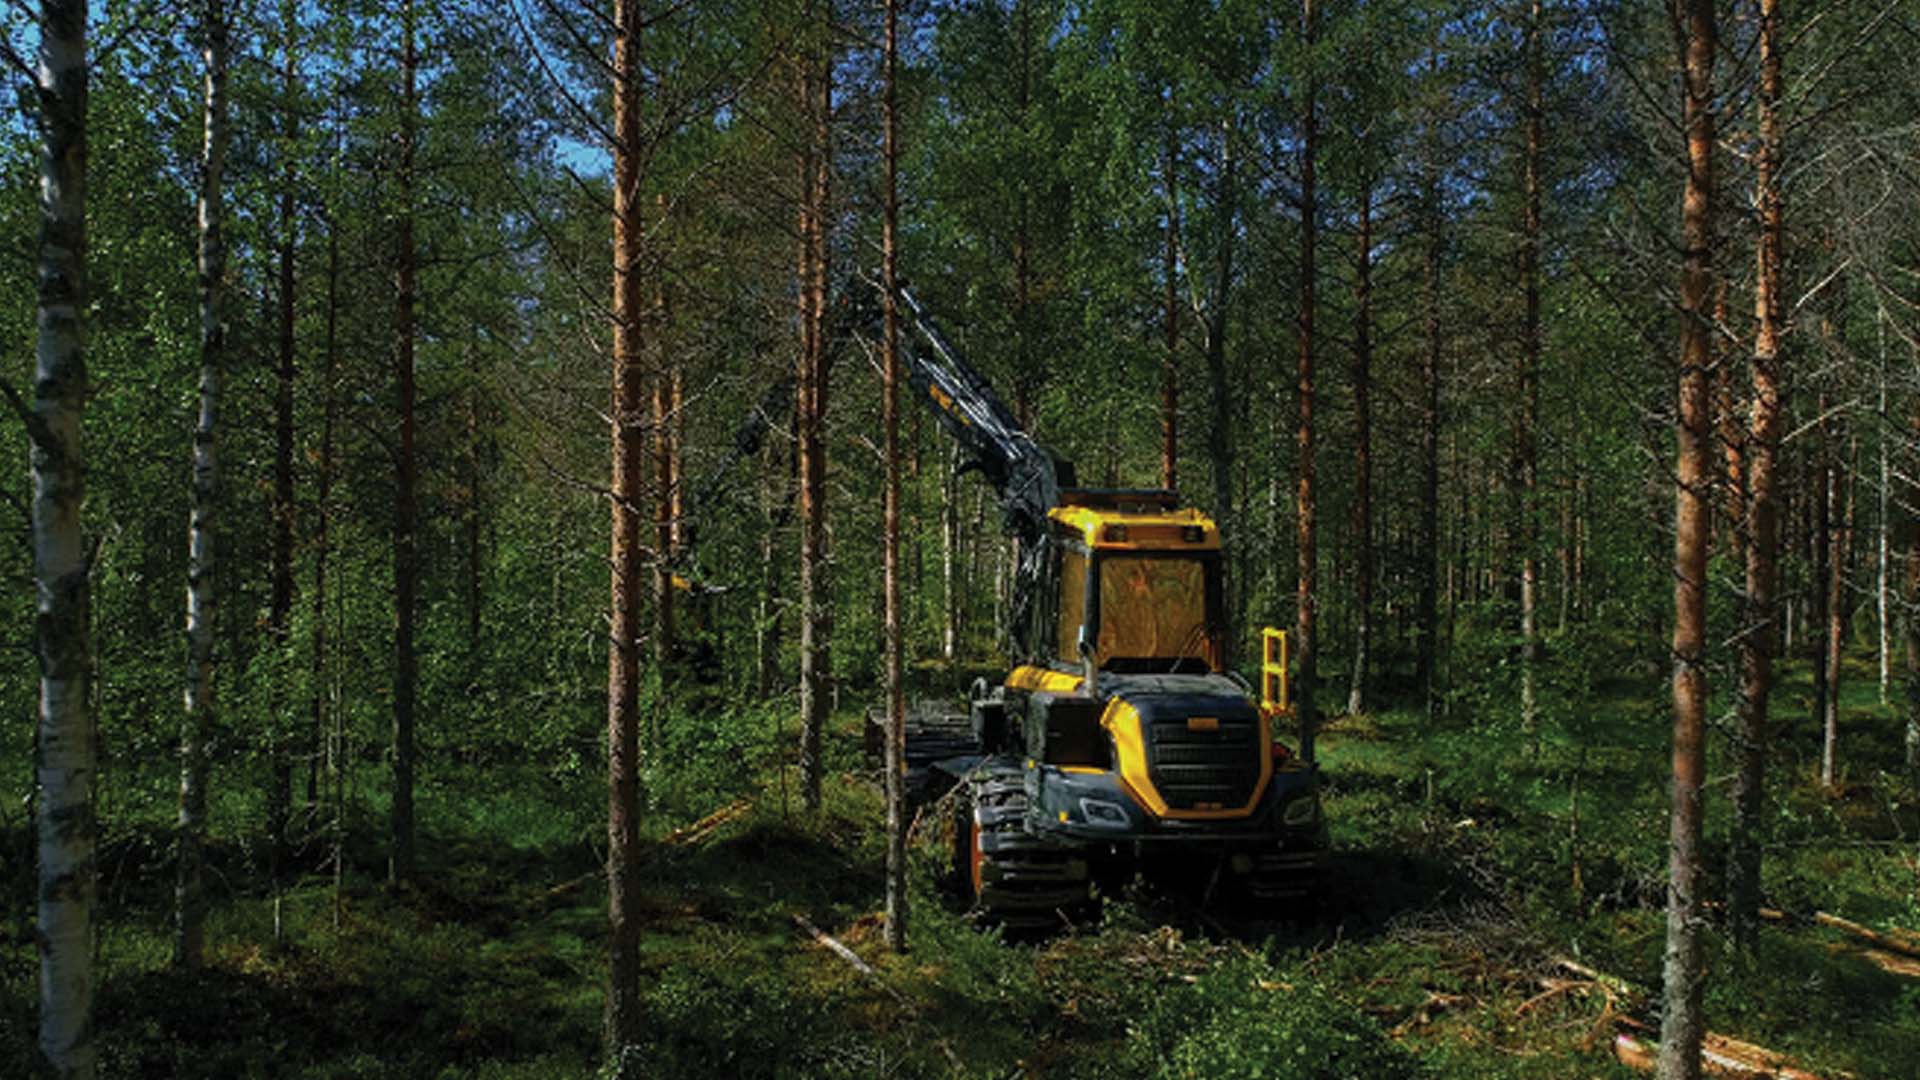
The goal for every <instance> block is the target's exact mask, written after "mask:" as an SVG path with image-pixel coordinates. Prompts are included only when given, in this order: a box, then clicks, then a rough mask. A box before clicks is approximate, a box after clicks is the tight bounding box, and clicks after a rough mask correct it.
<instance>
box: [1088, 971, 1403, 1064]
mask: <svg viewBox="0 0 1920 1080" xmlns="http://www.w3.org/2000/svg"><path fill="white" fill-rule="evenodd" d="M1131 1035H1132V1036H1133V1041H1132V1042H1131V1043H1130V1046H1129V1049H1128V1052H1127V1055H1126V1057H1125V1059H1124V1065H1123V1068H1124V1069H1127V1070H1130V1071H1131V1075H1134V1076H1142V1077H1149V1076H1150V1077H1154V1078H1156V1080H1215V1078H1217V1080H1263V1078H1267V1080H1363V1078H1369V1077H1412V1076H1418V1075H1420V1074H1421V1071H1422V1070H1421V1069H1420V1067H1419V1064H1418V1062H1417V1061H1416V1060H1415V1059H1414V1058H1413V1057H1412V1056H1411V1055H1409V1054H1408V1053H1407V1052H1406V1051H1405V1050H1403V1049H1401V1048H1400V1047H1398V1046H1396V1045H1395V1044H1394V1043H1392V1042H1391V1041H1389V1040H1387V1039H1386V1038H1385V1037H1384V1035H1383V1033H1382V1032H1381V1030H1380V1028H1379V1026H1378V1025H1377V1024H1375V1023H1374V1022H1373V1021H1372V1020H1371V1019H1369V1018H1368V1017H1367V1016H1366V1015H1365V1014H1363V1013H1361V1012H1360V1011H1359V1010H1358V1009H1356V1008H1354V1007H1353V1006H1351V1005H1348V1004H1346V1003H1344V1002H1342V1001H1340V1000H1339V998H1337V997H1335V996H1334V995H1333V994H1332V993H1330V992H1329V991H1328V990H1327V989H1326V988H1324V987H1321V986H1319V985H1318V984H1316V983H1315V982H1313V981H1312V978H1311V976H1309V975H1306V974H1304V973H1300V974H1292V975H1291V976H1290V974H1289V973H1286V972H1280V971H1276V970H1274V969H1273V968H1272V967H1270V966H1269V965H1267V964H1265V963H1263V962H1260V961H1257V960H1250V959H1242V960H1232V961H1228V962H1226V963H1224V964H1221V965H1219V966H1218V967H1215V968H1214V969H1212V970H1211V971H1208V972H1207V973H1206V974H1205V975H1203V976H1201V977H1200V979H1199V980H1198V981H1197V982H1195V983H1194V984H1192V985H1191V986H1182V987H1180V988H1178V989H1175V990H1173V991H1171V992H1169V993H1166V994H1163V995H1161V996H1160V997H1159V998H1158V999H1156V1000H1155V1001H1154V1002H1153V1003H1152V1004H1151V1005H1150V1006H1149V1007H1148V1009H1147V1014H1146V1015H1145V1016H1144V1017H1142V1018H1141V1020H1140V1021H1139V1023H1138V1025H1137V1026H1135V1027H1134V1028H1133V1030H1132V1032H1131Z"/></svg>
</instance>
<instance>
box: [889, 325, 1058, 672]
mask: <svg viewBox="0 0 1920 1080" xmlns="http://www.w3.org/2000/svg"><path fill="white" fill-rule="evenodd" d="M895 295H896V298H897V302H898V305H899V311H900V315H901V317H902V319H901V321H902V322H903V324H904V329H905V330H906V331H907V332H906V334H905V335H904V336H905V340H904V341H903V342H902V346H903V348H902V349H901V362H902V363H903V364H904V365H905V366H906V369H907V382H908V385H909V386H911V387H912V388H913V390H914V392H915V393H917V394H918V395H920V397H921V399H922V400H923V401H925V402H926V403H927V404H928V405H929V406H931V407H932V408H933V411H934V416H935V417H936V418H937V419H938V420H939V421H940V426H941V427H943V428H945V429H946V430H947V433H948V434H949V435H952V436H953V438H954V440H955V441H956V442H958V443H959V444H960V448H961V451H962V453H963V454H964V455H965V457H966V461H965V462H964V463H963V464H962V465H961V469H962V471H965V470H967V469H977V470H978V471H979V472H980V474H981V475H982V476H984V477H985V478H986V480H987V482H988V483H989V484H991V485H993V489H994V493H995V494H996V495H998V496H999V499H1000V508H1001V511H1002V514H1003V515H1004V519H1005V523H1006V528H1007V531H1008V532H1010V533H1012V534H1013V535H1014V536H1015V538H1016V539H1017V540H1018V541H1019V557H1018V562H1017V564H1016V566H1015V571H1014V587H1013V619H1012V620H1011V627H1010V629H1011V632H1012V637H1013V640H1014V644H1015V646H1016V648H1018V649H1019V650H1020V651H1021V652H1023V653H1025V652H1030V651H1031V647H1032V646H1033V645H1036V644H1038V643H1037V642H1033V641H1030V640H1029V639H1030V637H1031V630H1032V628H1031V626H1030V622H1031V619H1030V615H1031V613H1032V610H1033V601H1034V594H1035V592H1036V591H1037V590H1038V587H1039V583H1040V581H1041V580H1042V576H1043V574H1044V572H1045V569H1046V558H1047V549H1048V544H1049V533H1048V525H1047V512H1048V511H1049V510H1052V509H1053V508H1054V507H1056V506H1058V505H1060V489H1061V488H1062V487H1070V486H1072V484H1073V465H1072V463H1070V462H1068V461H1065V460H1063V459H1061V458H1059V457H1056V456H1055V455H1054V454H1053V453H1052V452H1050V451H1048V450H1047V449H1046V448H1045V447H1042V446H1041V445H1040V444H1039V443H1038V442H1035V441H1034V438H1033V436H1032V435H1030V434H1028V433H1027V432H1026V431H1025V430H1024V429H1022V428H1021V427H1020V424H1019V423H1018V422H1017V421H1016V420H1015V419H1014V418H1013V416H1012V414H1010V413H1009V412H1008V411H1007V407H1006V406H1005V405H1004V404H1002V403H1001V401H1000V398H999V397H998V396H997V395H996V394H994V392H993V387H992V386H990V385H989V384H988V383H987V380H986V379H985V378H984V377H982V376H981V374H980V373H979V372H978V371H976V370H974V368H973V366H972V365H970V364H968V363H967V361H966V359H965V357H963V356H961V354H960V351H959V350H958V349H956V348H955V347H954V346H953V344H952V342H950V341H949V340H948V339H947V336H946V335H945V334H943V333H942V332H941V331H940V327H939V325H938V324H937V323H935V322H934V320H933V317H932V316H930V315H929V314H928V313H927V311H926V309H925V308H923V307H921V305H920V301H919V300H918V299H916V298H915V297H914V295H913V293H912V292H910V291H908V290H907V289H905V288H900V289H898V290H897V292H896V294H895Z"/></svg>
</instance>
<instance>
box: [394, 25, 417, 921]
mask: <svg viewBox="0 0 1920 1080" xmlns="http://www.w3.org/2000/svg"><path fill="white" fill-rule="evenodd" d="M400 12H401V13H400V33H401V37H402V39H403V40H402V41H401V43H400V162H399V168H398V171H397V172H396V174H395V177H394V179H395V186H396V192H395V197H396V198H397V199H398V201H399V204H400V205H399V212H398V214H397V215H396V217H395V221H394V223H393V228H394V238H395V272H394V282H395V289H394V293H395V297H394V314H393V382H394V390H395V394H396V396H397V398H398V409H399V414H400V415H399V420H400V444H399V447H398V449H397V451H396V453H397V458H396V461H395V469H394V487H393V812H392V822H391V824H392V834H393V837H392V844H393V850H392V853H391V855H390V858H389V861H388V866H387V878H388V880H389V881H391V882H394V883H396V884H397V883H399V882H402V881H405V880H407V879H409V878H411V877H412V876H413V837H414V820H413V769H414V754H413V710H414V703H415V702H414V698H415V695H416V690H417V685H418V681H419V680H418V671H419V667H418V661H417V659H416V658H415V656H414V651H413V624H414V607H415V601H414V595H415V591H416V589H417V587H418V581H417V577H418V555H417V545H416V542H415V537H414V530H415V527H416V525H417V521H416V517H417V515H416V512H415V509H414V486H415V482H416V476H417V469H418V465H417V463H416V462H415V460H414V429H415V423H416V421H415V417H414V397H415V390H414V373H413V335H414V326H413V323H414V311H413V308H414V301H415V293H416V289H417V274H418V267H417V265H416V263H415V252H414V240H413V180H414V177H413V156H414V141H415V128H416V127H417V125H418V121H419V116H418V112H419V99H418V93H417V88H416V86H415V80H416V78H417V69H418V66H419V56H418V54H417V53H416V52H415V43H414V32H415V12H414V5H413V0H407V2H406V3H405V4H404V5H403V6H402V7H401V9H400Z"/></svg>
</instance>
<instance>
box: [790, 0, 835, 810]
mask: <svg viewBox="0 0 1920 1080" xmlns="http://www.w3.org/2000/svg"><path fill="white" fill-rule="evenodd" d="M831 7H832V5H831V0H814V2H813V3H810V4H809V8H810V10H809V15H810V16H811V17H812V18H814V19H815V20H817V21H816V22H815V23H814V24H813V25H812V26H811V27H810V31H811V33H812V36H813V40H812V41H810V42H809V43H808V44H807V45H806V46H805V48H806V55H805V56H804V57H803V58H802V61H801V96H802V101H803V105H804V108H803V115H804V116H805V117H806V122H807V123H808V124H809V125H810V130H809V132H808V142H807V149H806V151H805V153H804V154H803V155H802V159H801V179H802V187H803V190H804V192H805V196H804V199H803V202H802V206H801V209H800V241H801V260H800V277H801V281H800V304H801V312H800V322H801V350H800V377H799V380H798V386H799V390H798V393H799V418H800V419H799V428H800V432H799V434H800V438H799V447H798V452H799V458H800V461H799V465H800V605H801V614H800V782H801V796H802V800H803V801H804V803H805V804H806V807H807V809H809V810H817V809H819V807H820V780H821V771H822V763H821V760H820V742H821V737H822V735H823V733H824V732H825V730H826V725H827V714H828V711H829V700H828V696H827V695H828V683H829V680H830V679H831V678H832V675H831V672H832V658H831V653H830V652H829V647H828V636H829V633H830V631H829V619H830V616H829V614H828V606H829V588H828V582H827V552H826V542H827V508H826V501H825V500H826V487H827V483H826V478H827V460H826V459H827V450H826V437H825V436H826V407H827V385H826V384H827V364H826V358H827V341H826V309H827V270H828V267H827V228H828V225H827V206H828V201H829V197H830V190H829V186H828V177H829V176H830V175H831V171H832V153H833V148H832V143H831V138H830V136H831V127H830V125H831V120H832V113H833V75H832V72H833V57H832V51H831V47H830V45H829V44H828V37H829V34H830V33H831V28H830V26H829V23H830V22H831V19H832V11H831Z"/></svg>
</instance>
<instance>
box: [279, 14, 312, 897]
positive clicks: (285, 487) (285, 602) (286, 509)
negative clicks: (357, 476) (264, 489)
mask: <svg viewBox="0 0 1920 1080" xmlns="http://www.w3.org/2000/svg"><path fill="white" fill-rule="evenodd" d="M299 18H300V14H299V6H298V5H297V4H293V3H283V4H281V6H280V19H281V22H282V29H283V32H284V33H285V39H284V41H283V42H282V54H281V68H280V88H281V94H282V97H283V100H282V101H281V103H280V123H281V129H280V147H279V151H280V159H281V161H280V192H279V196H280V197H279V200H278V201H279V213H280V221H279V236H278V237H277V238H276V239H277V241H278V243H277V246H278V248H279V250H278V251H277V252H276V256H277V259H278V263H279V266H278V278H279V289H278V290H277V291H278V295H277V296H276V297H275V299H276V300H277V301H278V303H279V310H278V312H277V314H278V316H279V318H278V326H277V330H278V334H277V340H276V342H275V344H276V346H277V348H276V352H277V354H278V359H279V364H278V368H277V370H276V372H275V376H276V377H275V380H274V388H273V502H272V514H273V548H272V555H271V561H272V571H271V574H270V576H271V578H272V582H273V584H272V599H271V606H270V607H269V608H268V615H267V640H268V643H269V645H270V646H271V648H272V649H273V650H274V651H275V652H279V653H284V652H285V651H286V648H287V637H288V634H289V632H290V630H291V626H290V624H291V621H292V614H293V518H294V512H295V511H294V503H293V378H294V291H293V290H294V270H295V266H294V254H295V250H296V239H297V237H298V229H299V224H298V221H297V219H296V218H295V214H296V212H297V208H296V205H295V194H296V192H295V184H296V183H297V180H298V178H297V176H296V173H295V169H294V160H295V154H296V152H297V147H296V146H295V143H294V138H295V120H294V116H295V102H294V91H295V88H296V86H297V85H298V81H297V80H298V79H299V71H298V66H297V65H298V61H297V60H296V58H295V56H294V33H295V29H296V27H297V26H298V24H299ZM273 694H274V696H275V698H276V699H278V698H280V697H281V696H282V692H281V691H280V690H279V689H277V688H276V689H275V690H274V691H273ZM280 704H283V702H280V701H278V700H276V707H275V708H274V709H273V715H272V717H271V719H270V720H269V721H268V724H269V730H268V734H267V737H268V741H269V753H268V756H269V757H270V758H271V759H272V777H271V780H270V784H271V786H270V787H269V788H268V789H267V835H268V843H269V847H270V852H269V854H270V868H269V874H270V876H271V878H272V881H273V888H274V889H275V891H276V892H277V891H278V889H279V884H280V878H281V874H282V873H283V872H284V869H285V863H286V860H287V847H288V844H287V816H288V807H289V806H290V805H291V803H292V802H293V794H292V792H293V762H292V760H291V759H290V757H289V755H288V735H289V732H288V731H287V728H288V726H289V724H288V722H287V721H286V719H285V718H284V717H285V712H286V710H285V709H284V708H281V707H278V706H279V705H280ZM318 730H319V729H317V728H316V729H314V734H315V735H317V734H318ZM309 748H310V747H309Z"/></svg>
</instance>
